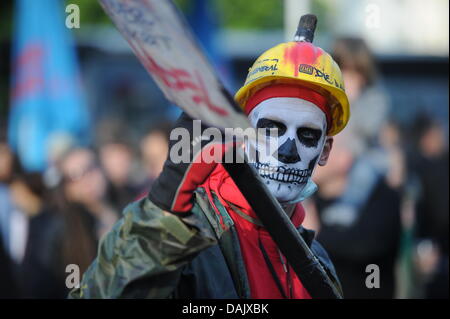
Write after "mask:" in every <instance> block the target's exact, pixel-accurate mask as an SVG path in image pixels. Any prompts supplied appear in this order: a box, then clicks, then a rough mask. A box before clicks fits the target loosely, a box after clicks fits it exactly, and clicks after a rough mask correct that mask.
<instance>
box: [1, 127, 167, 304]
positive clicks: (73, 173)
mask: <svg viewBox="0 0 450 319" xmlns="http://www.w3.org/2000/svg"><path fill="white" fill-rule="evenodd" d="M100 127H101V132H99V134H97V136H98V141H97V143H96V144H97V145H98V147H96V148H95V149H94V148H90V147H86V146H82V145H77V144H76V143H75V142H74V141H73V140H72V139H71V138H70V136H65V135H61V136H58V137H56V138H55V140H54V141H52V143H51V145H50V151H49V154H50V155H49V162H50V165H49V168H48V169H47V170H46V171H45V172H44V173H42V174H41V173H35V172H33V173H29V172H26V171H24V170H23V169H22V167H21V165H20V160H19V159H18V158H17V157H16V156H15V155H14V154H13V152H12V151H11V149H10V148H9V146H8V144H7V143H6V139H5V135H4V134H3V136H2V137H1V139H0V267H1V268H2V269H1V270H0V277H1V278H0V283H1V284H0V297H3V298H65V297H66V296H67V293H68V291H69V290H68V288H67V286H66V277H67V276H68V273H67V272H66V271H67V269H66V267H67V265H70V264H75V265H77V266H79V270H80V273H81V274H82V273H83V272H84V271H85V270H86V268H87V267H88V266H89V265H90V264H91V263H92V261H93V260H94V258H95V256H96V254H97V245H98V242H99V240H100V238H101V237H102V235H104V234H105V233H106V232H108V231H109V230H110V229H111V228H112V226H113V225H114V223H115V222H116V221H117V220H118V219H119V218H120V217H121V212H122V210H123V209H124V207H125V206H126V205H127V204H129V203H131V202H132V201H134V200H136V199H138V198H140V197H142V196H145V194H146V193H147V192H148V190H149V188H150V186H151V184H152V181H153V180H154V179H155V178H156V177H157V176H158V175H159V173H160V171H161V169H162V166H163V163H164V161H165V158H166V156H167V150H168V139H169V129H168V128H169V127H170V125H169V124H161V125H158V126H154V127H152V128H151V129H150V130H149V131H148V132H146V134H144V135H143V136H142V137H141V139H140V140H139V142H138V143H132V142H131V141H130V140H127V138H126V130H125V129H124V127H123V126H121V125H117V123H116V122H115V121H107V122H106V123H104V125H103V124H102V125H100ZM134 144H138V145H137V146H136V147H135V148H133V147H132V145H134ZM3 268H4V269H3Z"/></svg>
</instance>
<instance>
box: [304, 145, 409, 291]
mask: <svg viewBox="0 0 450 319" xmlns="http://www.w3.org/2000/svg"><path fill="white" fill-rule="evenodd" d="M331 161H332V162H333V164H332V165H329V166H328V167H327V168H325V167H323V168H320V169H319V170H317V174H315V176H314V180H315V182H316V183H317V184H318V185H319V190H318V192H317V193H316V195H315V196H314V199H313V201H314V205H315V209H316V210H317V214H318V215H316V216H315V217H316V218H315V219H314V220H315V222H316V223H318V224H316V225H313V226H314V228H315V229H317V230H318V236H317V240H319V241H320V242H321V243H322V245H323V246H324V247H325V249H327V251H328V253H329V254H330V257H331V258H332V260H333V262H334V264H335V267H336V272H337V274H338V276H339V279H340V280H341V283H342V288H343V291H344V296H345V298H393V297H394V292H395V277H394V273H395V262H396V259H397V256H398V248H399V243H400V234H401V223H400V193H399V191H398V190H396V189H394V188H392V187H391V186H390V185H389V182H388V180H387V178H382V179H379V180H378V181H377V183H376V185H375V187H373V188H372V189H371V192H370V194H368V196H367V200H365V202H364V203H363V205H362V206H361V207H358V208H357V210H356V212H355V213H354V212H353V211H352V212H351V213H349V210H347V209H346V206H344V205H343V204H342V198H344V197H345V193H346V192H347V191H348V188H349V183H351V180H350V173H351V170H352V167H353V165H354V162H355V155H354V153H353V150H352V148H351V147H349V145H348V143H347V141H346V140H345V139H343V138H340V137H339V138H335V141H334V145H333V153H332V154H331V155H330V162H331ZM310 205H311V204H310ZM313 212H314V210H312V209H311V210H309V211H308V214H313ZM311 217H314V216H311ZM311 217H307V218H311ZM370 264H376V265H377V266H378V267H379V269H380V288H377V289H368V288H367V287H366V277H367V276H368V273H366V267H367V266H368V265H370Z"/></svg>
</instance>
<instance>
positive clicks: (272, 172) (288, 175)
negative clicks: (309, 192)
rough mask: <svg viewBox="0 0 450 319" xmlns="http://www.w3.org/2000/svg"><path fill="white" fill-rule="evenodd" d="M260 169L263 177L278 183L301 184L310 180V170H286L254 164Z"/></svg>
mask: <svg viewBox="0 0 450 319" xmlns="http://www.w3.org/2000/svg"><path fill="white" fill-rule="evenodd" d="M253 164H254V166H255V168H256V169H258V172H259V174H260V175H261V177H264V178H269V179H272V180H275V181H278V182H285V183H294V184H301V183H305V182H306V181H307V180H308V177H309V176H310V174H311V172H310V170H308V169H305V170H299V169H295V168H284V167H275V166H269V165H268V164H263V163H258V162H257V163H253Z"/></svg>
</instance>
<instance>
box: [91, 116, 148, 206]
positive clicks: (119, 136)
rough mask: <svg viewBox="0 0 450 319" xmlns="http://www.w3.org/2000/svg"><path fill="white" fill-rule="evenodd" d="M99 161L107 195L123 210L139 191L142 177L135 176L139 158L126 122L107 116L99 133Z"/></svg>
mask: <svg viewBox="0 0 450 319" xmlns="http://www.w3.org/2000/svg"><path fill="white" fill-rule="evenodd" d="M97 138H98V145H99V160H100V165H101V167H102V169H103V171H104V174H105V177H106V179H107V182H108V183H107V189H106V197H107V199H108V201H109V202H110V203H111V204H112V205H113V207H114V209H115V210H117V211H122V210H123V208H125V206H126V205H127V204H128V203H130V202H132V201H133V200H134V199H135V198H136V197H137V196H138V195H139V192H140V186H139V185H140V183H141V182H142V179H139V177H140V176H136V175H137V174H136V159H135V154H134V150H133V148H132V147H131V146H130V145H132V143H131V139H130V137H129V134H128V130H127V129H126V127H125V125H124V124H123V123H121V122H119V121H118V120H114V119H107V120H103V122H102V123H101V124H100V125H99V130H98V133H97Z"/></svg>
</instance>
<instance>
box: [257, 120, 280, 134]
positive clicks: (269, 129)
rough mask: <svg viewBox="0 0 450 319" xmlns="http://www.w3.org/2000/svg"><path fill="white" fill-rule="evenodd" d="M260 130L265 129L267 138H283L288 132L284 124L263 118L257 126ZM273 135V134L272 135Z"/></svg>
mask: <svg viewBox="0 0 450 319" xmlns="http://www.w3.org/2000/svg"><path fill="white" fill-rule="evenodd" d="M256 127H257V128H258V129H264V130H265V132H264V133H265V135H266V136H274V137H276V136H281V135H283V134H284V133H285V132H286V126H285V125H284V124H282V123H279V122H276V121H272V120H269V119H265V118H262V119H260V120H258V123H257V124H256ZM271 133H272V134H271Z"/></svg>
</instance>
